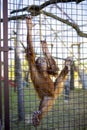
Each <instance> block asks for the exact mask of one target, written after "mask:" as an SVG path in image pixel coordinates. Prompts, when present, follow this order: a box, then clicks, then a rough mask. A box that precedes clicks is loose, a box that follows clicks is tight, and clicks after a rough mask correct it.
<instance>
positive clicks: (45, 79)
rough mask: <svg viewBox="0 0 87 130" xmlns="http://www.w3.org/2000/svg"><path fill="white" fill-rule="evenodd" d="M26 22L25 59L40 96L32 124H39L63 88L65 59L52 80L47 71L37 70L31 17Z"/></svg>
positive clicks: (66, 69)
mask: <svg viewBox="0 0 87 130" xmlns="http://www.w3.org/2000/svg"><path fill="white" fill-rule="evenodd" d="M26 23H27V60H28V63H29V68H30V75H31V80H32V82H33V85H34V88H35V90H36V92H37V93H38V96H39V98H40V105H39V109H38V111H36V112H35V113H34V115H33V119H32V120H33V125H34V126H37V125H39V124H40V121H41V119H42V117H43V116H44V115H45V114H46V113H47V112H48V111H49V110H50V109H51V108H52V106H53V104H54V102H55V99H56V98H57V97H58V96H59V94H60V93H61V92H62V90H63V81H65V80H66V76H67V74H68V66H67V64H66V63H67V60H66V62H65V67H64V69H63V70H62V71H61V73H60V74H59V76H58V77H57V79H56V80H55V82H53V81H52V79H51V78H50V76H49V74H48V73H47V71H42V72H41V71H39V70H38V67H37V65H36V62H35V53H34V49H33V46H32V19H31V18H30V17H26Z"/></svg>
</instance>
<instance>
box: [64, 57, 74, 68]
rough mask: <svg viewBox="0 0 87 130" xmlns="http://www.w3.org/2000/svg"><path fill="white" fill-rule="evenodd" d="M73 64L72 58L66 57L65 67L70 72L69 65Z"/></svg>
mask: <svg viewBox="0 0 87 130" xmlns="http://www.w3.org/2000/svg"><path fill="white" fill-rule="evenodd" d="M72 64H73V60H72V57H67V58H66V60H65V66H67V67H68V70H70V67H71V65H72Z"/></svg>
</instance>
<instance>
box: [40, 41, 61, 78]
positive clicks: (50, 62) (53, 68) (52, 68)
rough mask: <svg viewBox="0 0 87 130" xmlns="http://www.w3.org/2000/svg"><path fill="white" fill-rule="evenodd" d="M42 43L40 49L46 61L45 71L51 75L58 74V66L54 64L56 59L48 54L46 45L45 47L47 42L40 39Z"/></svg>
mask: <svg viewBox="0 0 87 130" xmlns="http://www.w3.org/2000/svg"><path fill="white" fill-rule="evenodd" d="M41 45H42V50H43V54H44V55H45V58H46V62H47V72H48V73H49V74H51V75H54V76H57V75H58V70H59V68H58V66H57V64H56V61H55V60H54V58H53V57H52V55H51V54H50V52H49V50H48V47H47V42H46V41H41Z"/></svg>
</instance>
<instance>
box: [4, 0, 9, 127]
mask: <svg viewBox="0 0 87 130" xmlns="http://www.w3.org/2000/svg"><path fill="white" fill-rule="evenodd" d="M3 39H4V40H3V43H4V44H3V48H4V121H5V130H10V123H9V88H8V1H7V0H3Z"/></svg>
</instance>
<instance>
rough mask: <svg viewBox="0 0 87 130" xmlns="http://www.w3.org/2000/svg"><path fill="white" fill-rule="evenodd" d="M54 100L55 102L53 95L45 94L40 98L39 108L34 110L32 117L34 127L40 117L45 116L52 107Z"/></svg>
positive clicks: (38, 122)
mask: <svg viewBox="0 0 87 130" xmlns="http://www.w3.org/2000/svg"><path fill="white" fill-rule="evenodd" d="M54 102H55V99H54V97H47V96H45V97H44V98H43V99H42V100H41V102H40V106H39V110H38V111H35V112H34V114H33V118H32V123H33V125H34V126H35V127H36V126H38V125H39V124H40V121H41V119H42V117H43V116H45V115H46V114H47V112H48V111H49V110H50V109H51V108H52V106H53V104H54Z"/></svg>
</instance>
